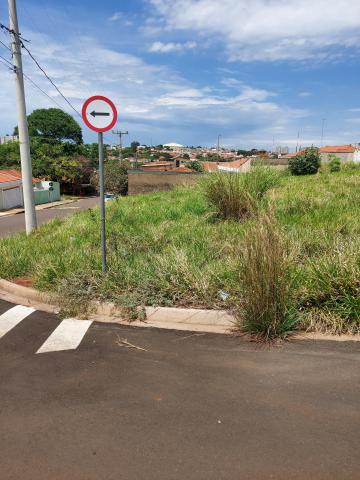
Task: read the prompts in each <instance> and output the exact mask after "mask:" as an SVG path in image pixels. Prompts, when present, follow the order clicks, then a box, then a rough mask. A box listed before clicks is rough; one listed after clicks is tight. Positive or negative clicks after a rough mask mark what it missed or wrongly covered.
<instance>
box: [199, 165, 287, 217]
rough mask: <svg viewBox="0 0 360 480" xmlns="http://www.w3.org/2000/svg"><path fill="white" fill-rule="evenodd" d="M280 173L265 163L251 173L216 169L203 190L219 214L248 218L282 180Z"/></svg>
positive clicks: (256, 211) (220, 215)
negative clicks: (224, 171)
mask: <svg viewBox="0 0 360 480" xmlns="http://www.w3.org/2000/svg"><path fill="white" fill-rule="evenodd" d="M280 176H281V174H280V173H279V172H278V171H276V170H274V169H271V168H269V167H263V166H255V167H253V168H252V170H251V171H250V172H249V173H236V172H233V173H215V174H214V173H213V174H210V175H209V176H208V177H207V179H206V180H205V182H204V191H205V195H206V198H207V199H208V201H209V203H210V204H211V205H212V206H213V207H215V209H216V213H217V215H218V216H219V217H220V218H222V219H233V220H246V219H248V218H249V217H252V216H254V215H255V214H256V213H258V211H259V209H260V208H261V205H262V200H263V199H264V196H265V194H266V193H267V192H268V190H270V189H271V188H273V187H274V186H276V185H277V184H278V183H279V180H280Z"/></svg>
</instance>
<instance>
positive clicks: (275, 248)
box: [237, 216, 297, 340]
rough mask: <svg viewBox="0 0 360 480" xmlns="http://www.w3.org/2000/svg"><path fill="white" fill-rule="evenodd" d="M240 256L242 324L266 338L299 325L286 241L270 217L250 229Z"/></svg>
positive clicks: (239, 312) (240, 315)
mask: <svg viewBox="0 0 360 480" xmlns="http://www.w3.org/2000/svg"><path fill="white" fill-rule="evenodd" d="M240 258H241V264H240V274H239V276H240V285H241V288H242V296H241V300H240V306H239V309H238V315H237V316H238V319H239V325H240V328H242V329H244V330H245V331H247V332H250V333H253V334H257V335H259V336H260V337H262V338H264V339H265V340H269V339H272V338H275V337H285V336H286V335H288V334H289V333H290V332H291V331H293V330H294V328H295V327H296V323H297V314H296V311H295V308H294V304H293V300H292V297H291V292H292V288H291V277H290V265H289V259H288V255H287V252H286V245H285V242H284V240H283V236H282V235H281V234H280V232H279V231H278V229H277V228H276V227H275V225H274V221H273V219H271V217H269V216H263V217H261V218H260V219H259V221H258V222H257V224H255V225H253V226H252V227H251V228H250V229H249V231H248V232H247V234H246V236H245V238H244V241H243V244H242V246H241V251H240Z"/></svg>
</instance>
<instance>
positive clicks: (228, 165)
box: [201, 157, 251, 173]
mask: <svg viewBox="0 0 360 480" xmlns="http://www.w3.org/2000/svg"><path fill="white" fill-rule="evenodd" d="M201 164H202V166H203V168H204V170H205V172H242V173H244V172H248V171H249V170H250V168H251V158H249V157H245V158H241V159H240V160H234V161H233V162H201Z"/></svg>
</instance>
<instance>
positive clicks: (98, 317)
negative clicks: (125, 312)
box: [0, 279, 235, 333]
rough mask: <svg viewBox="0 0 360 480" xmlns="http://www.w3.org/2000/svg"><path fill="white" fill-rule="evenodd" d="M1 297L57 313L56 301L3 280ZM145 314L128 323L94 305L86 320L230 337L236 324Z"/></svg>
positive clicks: (209, 317) (223, 318)
mask: <svg viewBox="0 0 360 480" xmlns="http://www.w3.org/2000/svg"><path fill="white" fill-rule="evenodd" d="M0 297H1V298H2V299H3V300H7V301H9V302H13V303H20V304H22V305H26V306H32V307H33V308H36V309H37V310H43V311H45V312H50V313H57V312H58V311H59V306H58V305H56V299H55V297H53V296H51V295H49V294H47V293H44V292H39V291H38V290H35V289H34V288H29V287H24V286H22V285H17V284H15V283H12V282H9V281H7V280H3V279H0ZM145 313H146V320H145V321H133V322H129V321H128V320H125V319H124V318H122V313H121V311H120V309H118V308H117V307H116V305H114V304H113V303H102V304H101V303H94V312H93V313H92V314H91V315H89V318H90V319H93V320H95V321H97V322H103V323H117V324H122V325H131V326H136V327H157V328H165V329H174V330H186V331H196V332H210V333H229V332H230V330H231V329H232V327H233V326H234V322H235V319H234V318H233V317H232V316H231V315H229V314H228V313H227V312H225V311H221V310H201V309H193V308H191V309H187V308H168V307H157V308H155V307H146V308H145Z"/></svg>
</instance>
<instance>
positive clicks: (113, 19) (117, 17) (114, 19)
mask: <svg viewBox="0 0 360 480" xmlns="http://www.w3.org/2000/svg"><path fill="white" fill-rule="evenodd" d="M121 18H122V14H121V13H120V12H115V13H113V14H112V15H111V17H109V18H108V20H109V22H117V21H118V20H120V19H121Z"/></svg>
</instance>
